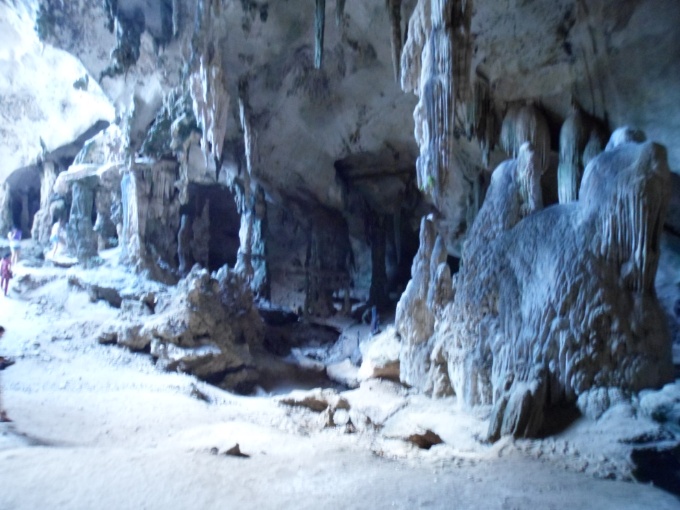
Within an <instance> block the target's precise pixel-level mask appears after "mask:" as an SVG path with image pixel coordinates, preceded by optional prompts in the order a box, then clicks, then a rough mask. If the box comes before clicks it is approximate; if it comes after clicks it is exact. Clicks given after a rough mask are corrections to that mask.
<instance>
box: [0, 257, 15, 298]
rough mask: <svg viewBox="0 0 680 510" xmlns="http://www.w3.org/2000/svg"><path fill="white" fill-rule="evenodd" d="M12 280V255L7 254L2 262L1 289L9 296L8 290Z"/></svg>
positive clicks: (0, 273)
mask: <svg viewBox="0 0 680 510" xmlns="http://www.w3.org/2000/svg"><path fill="white" fill-rule="evenodd" d="M10 278H12V261H11V259H10V254H9V253H6V254H5V256H4V257H2V262H0V289H2V290H3V291H4V292H5V296H6V295H7V288H8V287H9V280H10Z"/></svg>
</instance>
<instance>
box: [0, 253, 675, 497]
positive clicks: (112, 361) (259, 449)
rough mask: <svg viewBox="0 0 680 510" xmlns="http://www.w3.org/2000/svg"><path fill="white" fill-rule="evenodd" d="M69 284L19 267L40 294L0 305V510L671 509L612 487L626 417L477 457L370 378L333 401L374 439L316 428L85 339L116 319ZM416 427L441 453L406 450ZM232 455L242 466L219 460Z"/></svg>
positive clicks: (269, 402) (470, 433)
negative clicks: (33, 276)
mask: <svg viewBox="0 0 680 510" xmlns="http://www.w3.org/2000/svg"><path fill="white" fill-rule="evenodd" d="M100 270H101V269H100ZM69 271H78V269H70V270H64V269H57V268H29V267H26V266H22V264H21V263H20V264H19V266H18V268H16V272H17V273H18V274H19V275H20V274H22V273H27V272H29V273H30V272H35V273H41V274H42V276H43V277H45V276H46V275H48V276H49V277H47V278H44V280H46V281H47V280H50V281H49V283H47V284H45V285H43V286H42V287H39V288H37V289H34V290H31V291H26V292H22V293H21V294H19V293H17V292H16V291H12V292H11V295H10V297H8V298H3V297H2V296H0V305H1V306H0V324H2V325H4V326H5V328H7V333H6V334H5V336H4V338H3V339H2V341H0V353H1V354H4V355H8V356H12V357H14V358H15V359H16V364H15V365H13V366H11V367H9V368H8V369H6V370H4V371H2V372H0V384H1V385H2V399H3V405H4V407H5V408H6V409H7V411H8V414H9V416H10V418H11V419H12V420H13V422H12V423H7V424H0V509H1V510H20V509H36V508H45V509H48V508H49V509H51V508H65V509H88V510H90V509H95V508H97V509H109V508H111V509H114V508H115V509H121V510H122V509H164V510H167V509H174V508H177V509H184V508H196V509H212V508H215V509H218V508H219V509H224V508H272V509H274V508H277V509H279V508H296V509H306V508H309V509H312V508H313V509H317V508H404V509H412V508H489V509H494V508H498V509H515V508H517V509H524V508H528V509H532V510H533V509H551V508H554V509H559V508H567V507H568V508H571V509H578V508H598V509H609V508H611V509H621V508H641V509H642V508H645V509H648V508H655V509H678V508H680V500H679V499H678V498H676V497H675V496H673V495H671V494H669V493H666V492H664V491H662V490H659V489H657V488H655V487H653V486H651V485H649V484H641V483H636V482H632V481H621V480H610V479H607V478H619V479H620V478H628V475H627V474H626V473H627V472H628V471H629V469H630V466H629V465H628V461H627V457H626V455H625V452H624V451H623V450H622V448H621V446H620V445H621V443H620V441H619V439H620V438H621V437H627V436H634V435H635V434H639V433H641V431H642V432H644V430H645V427H648V426H649V424H647V423H644V422H638V421H635V420H633V419H632V418H630V416H629V415H628V413H627V411H626V409H625V408H622V409H618V410H617V409H612V410H611V412H609V413H607V415H605V417H603V419H601V420H600V421H598V422H596V423H593V422H589V421H587V420H585V419H581V420H579V421H577V422H576V423H575V424H574V425H573V426H572V427H571V428H570V429H568V430H567V431H565V432H563V433H561V434H560V435H558V436H556V437H553V438H549V439H545V440H540V441H539V440H536V441H512V440H509V439H503V440H501V441H499V442H498V443H496V444H494V445H488V444H485V443H482V442H480V441H478V440H477V437H480V436H481V435H483V431H484V430H485V428H486V422H485V421H483V420H482V419H480V418H484V416H472V415H469V414H466V413H463V412H461V411H457V410H456V407H455V405H454V404H455V403H454V402H453V401H452V400H453V399H445V400H439V401H433V400H430V399H428V398H425V397H423V396H419V395H415V394H412V393H410V392H408V391H407V390H405V389H404V388H401V387H400V386H398V385H396V384H394V383H389V382H385V381H377V380H374V381H368V382H366V383H364V384H362V386H361V387H360V388H358V389H355V390H350V391H347V392H345V393H344V395H345V397H346V398H347V400H348V401H349V403H350V405H351V406H352V409H353V410H354V411H355V412H357V413H359V414H360V415H362V416H365V417H367V418H369V419H370V421H371V423H374V424H376V425H375V426H366V427H363V428H361V427H358V430H357V431H356V432H354V433H347V432H346V430H345V428H344V427H331V428H324V427H323V425H321V420H320V415H319V414H317V413H314V412H312V411H309V410H306V409H302V408H296V407H293V408H291V407H288V406H284V405H282V404H281V403H280V402H279V399H280V398H281V396H280V395H276V396H272V395H268V394H263V393H261V394H260V396H256V397H244V396H238V395H233V394H230V393H228V392H225V391H222V390H219V389H217V388H214V387H211V386H209V385H207V384H205V383H202V382H200V381H197V380H196V379H195V378H193V377H191V376H188V375H184V374H178V373H167V372H161V371H160V370H158V369H157V368H156V367H155V366H154V365H153V363H152V361H151V359H150V357H149V356H147V355H143V354H134V353H130V352H128V351H126V350H124V349H120V348H118V347H112V346H104V345H99V344H98V343H97V341H96V339H95V334H96V327H95V326H96V325H97V324H99V323H101V322H104V321H106V320H110V319H113V318H115V316H116V313H117V310H115V309H113V308H111V307H109V306H108V305H107V304H105V303H104V302H98V303H91V302H90V301H89V299H88V297H87V295H86V294H85V293H83V292H79V291H75V290H73V289H70V288H69V286H68V284H67V280H66V277H67V275H68V274H69ZM104 271H107V272H108V274H109V275H110V272H111V271H122V270H121V269H119V268H114V267H108V268H105V269H104ZM195 389H199V390H200V391H201V392H202V393H204V394H205V395H207V397H208V400H209V402H206V401H204V400H201V399H198V398H196V397H195V396H193V395H192V394H193V393H195V392H194V391H193V390H195ZM367 421H368V420H367ZM424 428H429V429H431V430H434V431H435V432H437V433H438V434H439V435H440V436H441V437H442V439H443V440H444V443H443V444H440V445H436V446H434V447H432V448H431V449H429V450H421V449H418V448H417V447H415V446H414V445H412V444H411V443H409V442H406V441H404V440H403V437H405V436H407V435H409V434H410V433H413V431H415V430H422V429H424ZM236 443H238V444H239V446H240V450H241V451H242V452H243V453H245V454H247V455H249V457H233V456H227V455H224V452H225V451H226V450H227V449H229V448H231V447H232V446H233V445H234V444H236Z"/></svg>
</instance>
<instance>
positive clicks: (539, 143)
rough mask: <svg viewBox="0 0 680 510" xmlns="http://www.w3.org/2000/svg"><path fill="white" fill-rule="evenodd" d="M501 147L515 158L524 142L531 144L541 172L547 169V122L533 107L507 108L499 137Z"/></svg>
mask: <svg viewBox="0 0 680 510" xmlns="http://www.w3.org/2000/svg"><path fill="white" fill-rule="evenodd" d="M500 142H501V147H502V148H503V150H504V151H505V152H506V153H508V155H509V156H511V157H513V158H516V157H517V154H518V153H519V148H520V147H521V146H522V144H523V143H524V142H531V144H532V145H533V146H534V150H535V151H536V154H537V156H538V158H539V161H540V163H541V172H544V171H545V169H546V168H547V167H548V157H549V156H550V130H549V128H548V121H547V120H546V118H545V116H544V115H543V113H541V111H540V110H539V109H538V108H536V107H535V106H533V105H525V106H518V105H511V106H510V107H509V108H508V111H507V113H506V114H505V117H504V118H503V125H502V126H501V136H500Z"/></svg>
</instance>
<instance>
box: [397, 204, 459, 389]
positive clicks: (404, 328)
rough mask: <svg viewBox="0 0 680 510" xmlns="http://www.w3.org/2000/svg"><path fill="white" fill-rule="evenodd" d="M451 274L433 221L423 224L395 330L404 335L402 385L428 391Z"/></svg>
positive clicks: (448, 295) (444, 250) (400, 359)
mask: <svg viewBox="0 0 680 510" xmlns="http://www.w3.org/2000/svg"><path fill="white" fill-rule="evenodd" d="M451 296H452V293H451V272H450V269H449V268H448V266H447V265H446V249H445V247H444V244H443V241H442V238H441V237H438V236H437V235H436V229H435V225H434V223H433V222H432V220H431V219H430V218H423V220H422V221H421V224H420V248H419V249H418V253H417V254H416V256H415V258H414V259H413V266H412V268H411V281H409V283H408V285H407V286H406V290H405V291H404V293H403V294H402V296H401V299H400V300H399V303H398V304H397V312H396V317H395V327H396V329H397V332H398V333H399V335H400V336H401V339H402V345H401V352H400V354H399V361H400V379H401V381H402V382H404V383H406V384H408V385H410V386H415V387H418V388H420V389H422V390H425V391H429V390H431V388H430V387H429V386H428V385H427V384H426V383H425V381H427V374H428V372H429V370H430V360H429V356H430V353H431V352H432V345H431V341H432V340H433V334H434V330H435V323H436V320H437V319H438V318H440V317H441V312H442V310H443V308H444V306H445V305H446V304H447V302H448V300H449V299H450V298H451Z"/></svg>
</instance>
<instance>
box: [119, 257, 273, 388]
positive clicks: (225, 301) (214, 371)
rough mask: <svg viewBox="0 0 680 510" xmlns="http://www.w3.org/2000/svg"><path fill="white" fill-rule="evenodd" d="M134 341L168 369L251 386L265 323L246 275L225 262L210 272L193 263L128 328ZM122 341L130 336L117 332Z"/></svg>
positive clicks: (225, 384)
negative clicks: (152, 307) (147, 314)
mask: <svg viewBox="0 0 680 510" xmlns="http://www.w3.org/2000/svg"><path fill="white" fill-rule="evenodd" d="M132 329H133V330H134V332H135V334H134V338H136V340H135V343H134V347H135V348H137V349H145V348H148V349H150V351H151V355H152V356H153V357H154V358H157V359H158V363H160V364H161V365H162V366H164V367H165V368H166V369H168V370H181V371H183V372H189V373H192V374H195V375H196V376H198V377H199V378H201V379H203V380H206V381H208V382H211V383H214V384H216V385H218V386H221V387H223V388H226V389H231V390H237V391H249V390H250V389H251V388H252V385H253V384H254V383H255V382H256V380H257V377H258V371H257V368H256V363H255V361H254V357H253V351H257V350H258V349H260V348H261V346H262V341H263V335H264V324H263V323H262V319H261V318H260V316H259V314H258V313H257V310H256V309H255V307H254V304H253V297H252V294H251V292H250V290H249V288H248V285H247V283H246V282H245V281H244V279H243V278H242V277H241V276H240V275H239V274H238V273H235V272H234V271H229V270H228V269H227V268H224V269H222V270H221V271H219V272H217V273H215V274H214V275H213V276H211V275H210V274H209V273H208V272H207V271H206V270H205V269H200V268H198V266H195V267H194V269H193V270H192V271H191V272H190V273H189V274H188V275H187V277H186V278H184V279H182V280H181V281H180V282H179V284H178V285H177V288H176V289H175V290H174V291H173V292H171V293H170V295H167V296H166V295H159V296H158V299H157V303H156V304H155V310H154V314H153V315H151V316H150V317H148V318H147V320H145V321H144V323H143V325H140V326H135V327H133V328H132ZM118 342H119V343H121V344H124V345H125V344H128V345H129V343H130V339H129V338H119V339H118Z"/></svg>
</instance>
